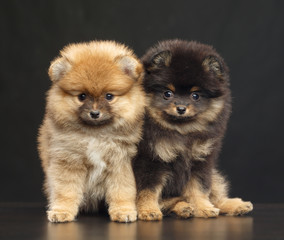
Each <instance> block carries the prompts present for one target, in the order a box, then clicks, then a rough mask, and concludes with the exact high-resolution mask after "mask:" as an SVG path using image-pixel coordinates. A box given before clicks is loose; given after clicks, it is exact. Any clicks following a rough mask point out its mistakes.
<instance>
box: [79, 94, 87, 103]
mask: <svg viewBox="0 0 284 240" xmlns="http://www.w3.org/2000/svg"><path fill="white" fill-rule="evenodd" d="M86 98H87V95H86V94H85V93H81V94H80V95H79V96H78V99H79V100H80V101H81V102H83V101H84V100H85V99H86Z"/></svg>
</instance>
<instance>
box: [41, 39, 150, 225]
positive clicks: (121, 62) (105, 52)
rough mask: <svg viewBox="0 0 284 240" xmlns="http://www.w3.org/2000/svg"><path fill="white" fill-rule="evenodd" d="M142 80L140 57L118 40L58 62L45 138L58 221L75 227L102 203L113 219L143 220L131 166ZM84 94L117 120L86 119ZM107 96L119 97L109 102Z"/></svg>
mask: <svg viewBox="0 0 284 240" xmlns="http://www.w3.org/2000/svg"><path fill="white" fill-rule="evenodd" d="M142 75H143V69H142V65H141V64H140V62H139V60H138V59H137V57H136V56H135V55H134V54H133V52H132V51H131V50H129V49H128V48H127V47H125V46H124V45H121V44H118V43H115V42H111V41H93V42H89V43H81V44H72V45H69V46H67V47H65V48H64V49H63V50H62V51H61V54H60V56H59V57H57V58H56V59H55V60H54V61H53V62H52V63H51V66H50V69H49V76H50V78H51V80H52V86H51V89H50V90H49V91H48V94H47V106H46V114H45V117H44V121H43V124H42V126H41V127H40V130H39V137H38V141H39V146H38V149H39V153H40V157H41V160H42V167H43V170H44V173H45V184H44V186H45V192H46V195H47V197H48V202H49V209H48V212H47V215H48V219H49V220H50V221H51V222H67V221H73V220H74V219H75V217H76V216H77V214H78V212H79V211H80V210H81V209H84V210H96V209H97V208H98V203H99V202H100V201H101V200H105V201H106V203H107V205H108V212H109V215H110V218H111V220H113V221H119V222H131V221H135V220H136V218H137V212H136V206H135V199H136V187H135V179H134V175H133V172H132V168H131V159H132V158H133V156H134V155H135V154H136V151H137V149H136V144H137V143H138V142H139V140H140V138H141V131H142V118H143V113H144V105H145V96H144V92H143V90H142V87H141V79H142V77H143V76H142ZM82 93H85V94H87V95H88V96H89V98H90V99H92V100H90V101H93V102H92V104H93V105H92V106H91V108H92V109H100V108H101V112H102V115H104V116H109V117H111V118H112V121H110V122H107V123H105V124H102V125H98V126H97V125H95V126H92V125H88V124H84V123H83V122H82V121H81V120H80V118H79V117H78V114H79V112H80V109H81V108H82V106H83V104H84V102H82V101H80V99H78V95H79V94H82ZM106 93H111V94H113V96H114V98H113V99H112V100H111V101H109V102H106V100H105V95H106Z"/></svg>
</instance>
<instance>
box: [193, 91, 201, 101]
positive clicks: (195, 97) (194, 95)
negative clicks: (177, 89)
mask: <svg viewBox="0 0 284 240" xmlns="http://www.w3.org/2000/svg"><path fill="white" fill-rule="evenodd" d="M191 98H192V99H193V100H194V101H197V100H198V99H199V98H200V95H199V94H198V93H195V92H193V93H192V94H191Z"/></svg>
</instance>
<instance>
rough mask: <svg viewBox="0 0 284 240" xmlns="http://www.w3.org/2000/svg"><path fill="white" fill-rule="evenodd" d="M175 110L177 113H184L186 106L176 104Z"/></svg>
mask: <svg viewBox="0 0 284 240" xmlns="http://www.w3.org/2000/svg"><path fill="white" fill-rule="evenodd" d="M176 110H177V113H178V114H179V115H183V114H185V112H186V107H185V106H177V107H176Z"/></svg>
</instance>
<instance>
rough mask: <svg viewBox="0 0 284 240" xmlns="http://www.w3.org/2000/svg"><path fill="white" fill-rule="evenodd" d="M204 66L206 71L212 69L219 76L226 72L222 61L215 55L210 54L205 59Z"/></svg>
mask: <svg viewBox="0 0 284 240" xmlns="http://www.w3.org/2000/svg"><path fill="white" fill-rule="evenodd" d="M202 66H203V67H204V69H205V71H211V72H213V73H214V74H216V75H217V76H222V75H223V73H224V69H223V66H222V63H221V62H220V61H219V59H218V58H217V57H215V56H208V57H206V58H205V59H204V60H203V63H202Z"/></svg>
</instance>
